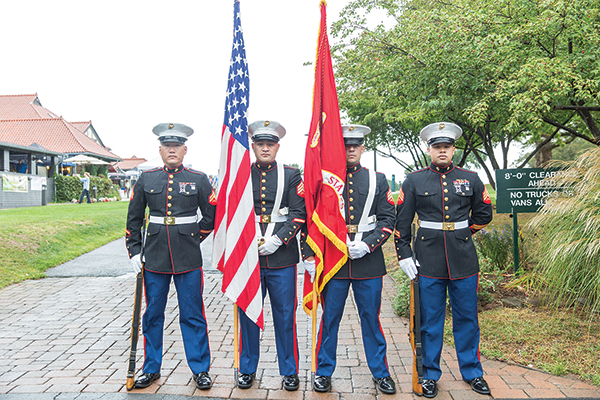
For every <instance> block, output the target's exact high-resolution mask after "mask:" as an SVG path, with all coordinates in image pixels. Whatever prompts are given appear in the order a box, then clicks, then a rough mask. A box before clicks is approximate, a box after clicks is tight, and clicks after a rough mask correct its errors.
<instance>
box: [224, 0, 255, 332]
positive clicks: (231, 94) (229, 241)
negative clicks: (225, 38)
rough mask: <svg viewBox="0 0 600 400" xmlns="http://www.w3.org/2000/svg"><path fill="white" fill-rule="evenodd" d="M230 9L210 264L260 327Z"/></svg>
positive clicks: (241, 65)
mask: <svg viewBox="0 0 600 400" xmlns="http://www.w3.org/2000/svg"><path fill="white" fill-rule="evenodd" d="M233 8H234V24H233V28H234V29H233V49H232V51H231V60H230V66H229V79H228V81H227V96H226V99H225V119H224V121H223V133H222V136H221V162H220V165H219V189H218V192H217V198H218V201H217V210H216V217H215V232H214V247H213V263H215V264H216V265H217V268H218V269H219V271H221V272H222V273H223V284H222V287H221V291H222V292H223V293H225V295H226V296H227V297H229V298H230V299H231V300H232V301H233V302H234V303H235V304H237V306H238V307H239V308H241V309H242V310H243V311H244V312H245V313H246V315H247V316H248V317H249V318H250V319H251V320H252V321H254V322H255V323H256V324H257V325H258V326H259V327H260V328H261V329H262V328H263V326H264V319H263V310H262V292H261V287H260V266H259V264H258V245H257V242H256V224H255V214H254V200H253V197H252V179H251V172H250V171H251V169H250V151H249V140H248V119H247V111H248V100H249V93H250V88H249V84H250V79H249V75H248V65H247V61H246V49H245V46H244V37H243V34H242V25H241V20H240V3H239V0H236V1H235V2H234V6H233Z"/></svg>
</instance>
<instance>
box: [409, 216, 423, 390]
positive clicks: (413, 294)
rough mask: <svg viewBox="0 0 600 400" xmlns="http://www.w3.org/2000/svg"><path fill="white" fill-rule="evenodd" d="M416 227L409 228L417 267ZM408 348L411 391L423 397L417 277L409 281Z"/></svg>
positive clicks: (413, 225)
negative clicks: (411, 352) (411, 358)
mask: <svg viewBox="0 0 600 400" xmlns="http://www.w3.org/2000/svg"><path fill="white" fill-rule="evenodd" d="M415 239H416V225H415V224H412V228H411V248H412V259H413V262H414V263H415V266H416V265H417V257H416V256H415ZM409 322H410V333H409V336H410V346H411V347H412V351H413V370H412V389H413V392H414V393H415V394H416V395H418V396H422V395H423V356H422V352H421V297H420V293H419V275H417V276H415V278H414V279H413V280H412V281H410V321H409Z"/></svg>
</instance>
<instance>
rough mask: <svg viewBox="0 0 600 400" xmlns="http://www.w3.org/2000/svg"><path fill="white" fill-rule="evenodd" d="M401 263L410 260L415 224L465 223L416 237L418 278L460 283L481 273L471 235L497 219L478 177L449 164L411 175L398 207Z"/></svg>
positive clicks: (422, 231) (421, 231) (423, 231)
mask: <svg viewBox="0 0 600 400" xmlns="http://www.w3.org/2000/svg"><path fill="white" fill-rule="evenodd" d="M396 211H397V220H396V232H395V241H396V252H397V254H398V259H399V260H401V259H404V258H407V257H411V256H412V253H411V247H410V242H411V224H412V222H413V220H414V216H415V212H416V213H417V216H418V218H419V221H428V222H460V221H467V220H468V227H466V228H464V229H456V230H439V229H428V228H424V227H420V228H419V229H418V231H417V234H416V241H415V251H416V257H417V260H418V261H419V263H420V264H421V266H420V268H419V274H420V275H423V276H426V277H430V278H446V279H447V278H450V279H460V278H466V277H469V276H472V275H475V274H477V273H478V272H479V262H478V260H477V252H476V251H475V246H474V244H473V240H472V238H471V235H472V234H474V233H475V232H477V231H478V230H480V229H481V228H483V227H484V226H486V225H487V224H489V223H490V221H491V220H492V202H491V199H490V196H489V194H488V192H487V190H486V188H485V186H484V185H483V183H482V182H481V180H480V179H479V176H478V175H477V173H475V172H473V171H469V170H466V169H462V168H458V167H455V166H454V164H450V165H448V166H446V167H444V168H443V167H439V166H436V165H435V164H431V165H430V166H429V167H428V168H424V169H421V170H419V171H415V172H413V173H411V174H409V175H408V176H407V177H406V179H405V180H404V182H403V183H402V188H401V189H400V194H399V196H398V205H397V207H396Z"/></svg>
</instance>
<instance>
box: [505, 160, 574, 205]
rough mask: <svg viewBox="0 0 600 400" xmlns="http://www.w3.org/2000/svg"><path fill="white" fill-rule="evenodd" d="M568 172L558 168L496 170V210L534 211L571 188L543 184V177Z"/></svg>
mask: <svg viewBox="0 0 600 400" xmlns="http://www.w3.org/2000/svg"><path fill="white" fill-rule="evenodd" d="M565 173H567V172H566V171H561V170H558V169H546V168H518V169H497V170H496V212H497V213H532V212H537V211H538V210H539V209H540V207H542V206H543V205H544V204H546V200H547V199H548V198H550V197H553V196H556V195H558V194H559V193H561V192H563V191H567V193H568V192H570V191H571V189H564V188H559V187H555V186H554V185H552V184H551V181H550V184H549V185H546V184H545V185H543V186H542V184H541V182H542V180H543V179H547V178H553V177H556V176H560V175H561V174H565Z"/></svg>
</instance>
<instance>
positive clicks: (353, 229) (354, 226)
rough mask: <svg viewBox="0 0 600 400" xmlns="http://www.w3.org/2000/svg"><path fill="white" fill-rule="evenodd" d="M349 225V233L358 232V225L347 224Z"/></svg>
mask: <svg viewBox="0 0 600 400" xmlns="http://www.w3.org/2000/svg"><path fill="white" fill-rule="evenodd" d="M346 226H347V227H348V233H358V225H346Z"/></svg>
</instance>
